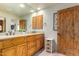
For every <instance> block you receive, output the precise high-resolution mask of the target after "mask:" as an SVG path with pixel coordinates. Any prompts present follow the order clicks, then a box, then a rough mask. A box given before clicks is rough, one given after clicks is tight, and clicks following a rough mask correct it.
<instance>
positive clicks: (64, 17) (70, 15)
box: [57, 8, 74, 55]
mask: <svg viewBox="0 0 79 59" xmlns="http://www.w3.org/2000/svg"><path fill="white" fill-rule="evenodd" d="M73 20H74V8H68V9H64V10H61V11H59V13H58V41H57V42H58V50H59V51H61V52H62V53H64V54H66V55H69V53H68V54H67V51H69V50H70V51H71V50H72V52H73V43H74V42H73V41H74V38H73V37H74V36H73V35H74V25H73V24H74V21H73ZM66 50H67V51H66ZM65 51H66V52H65ZM70 55H71V53H70ZM72 55H73V53H72Z"/></svg>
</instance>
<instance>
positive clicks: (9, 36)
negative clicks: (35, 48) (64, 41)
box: [0, 32, 43, 40]
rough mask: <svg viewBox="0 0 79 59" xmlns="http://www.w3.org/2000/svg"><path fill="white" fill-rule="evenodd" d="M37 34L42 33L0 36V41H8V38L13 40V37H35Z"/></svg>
mask: <svg viewBox="0 0 79 59" xmlns="http://www.w3.org/2000/svg"><path fill="white" fill-rule="evenodd" d="M37 34H43V32H39V33H26V34H15V35H1V36H0V40H4V39H8V38H14V37H20V36H30V35H37Z"/></svg>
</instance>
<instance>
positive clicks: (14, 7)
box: [0, 3, 73, 16]
mask: <svg viewBox="0 0 79 59" xmlns="http://www.w3.org/2000/svg"><path fill="white" fill-rule="evenodd" d="M20 4H23V5H24V6H25V7H24V8H22V7H21V6H20ZM64 4H65V3H64ZM64 4H62V3H0V10H2V11H6V12H9V13H12V14H15V15H17V16H24V15H26V14H29V13H31V12H30V10H34V11H37V8H41V9H45V8H49V7H52V6H53V7H56V5H57V6H62V5H64ZM65 5H68V4H67V3H66V4H65ZM72 5H73V4H72ZM57 8H58V7H57Z"/></svg>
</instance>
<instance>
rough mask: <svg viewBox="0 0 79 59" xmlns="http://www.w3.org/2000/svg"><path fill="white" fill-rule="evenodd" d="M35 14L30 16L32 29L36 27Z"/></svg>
mask: <svg viewBox="0 0 79 59" xmlns="http://www.w3.org/2000/svg"><path fill="white" fill-rule="evenodd" d="M36 25H37V24H36V16H35V17H32V29H36Z"/></svg>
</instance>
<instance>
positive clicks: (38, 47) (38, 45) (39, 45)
mask: <svg viewBox="0 0 79 59" xmlns="http://www.w3.org/2000/svg"><path fill="white" fill-rule="evenodd" d="M36 46H37V51H38V50H39V49H40V47H41V42H40V39H37V45H36Z"/></svg>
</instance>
